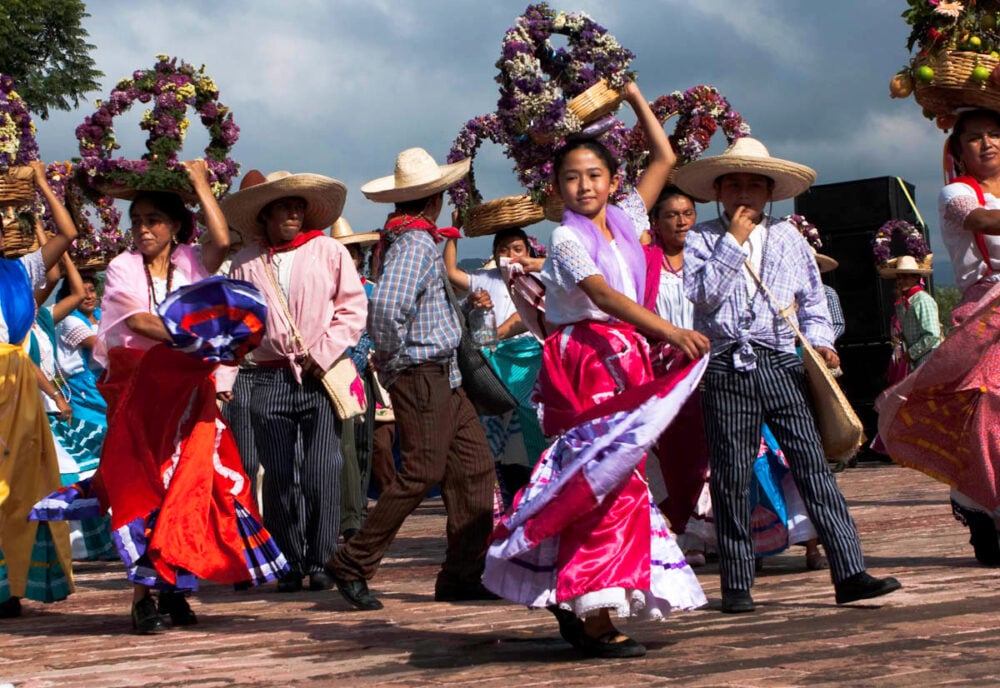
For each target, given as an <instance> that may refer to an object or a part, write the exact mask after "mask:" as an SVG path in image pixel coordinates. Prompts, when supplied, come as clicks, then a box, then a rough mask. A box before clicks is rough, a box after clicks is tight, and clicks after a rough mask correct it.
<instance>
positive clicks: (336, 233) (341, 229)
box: [330, 217, 381, 246]
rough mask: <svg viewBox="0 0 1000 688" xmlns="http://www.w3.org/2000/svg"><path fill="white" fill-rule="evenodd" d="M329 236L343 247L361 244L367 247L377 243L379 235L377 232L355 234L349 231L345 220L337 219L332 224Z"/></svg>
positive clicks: (349, 225)
mask: <svg viewBox="0 0 1000 688" xmlns="http://www.w3.org/2000/svg"><path fill="white" fill-rule="evenodd" d="M330 236H331V237H333V238H334V239H336V240H337V241H339V242H340V243H342V244H343V245H344V246H347V245H348V244H361V245H362V246H367V245H370V244H374V243H375V242H376V241H378V240H379V238H380V236H381V235H380V234H379V233H378V232H362V233H361V234H355V233H354V230H353V229H351V224H350V223H349V222H348V221H347V218H346V217H338V218H337V221H336V222H334V223H333V227H330Z"/></svg>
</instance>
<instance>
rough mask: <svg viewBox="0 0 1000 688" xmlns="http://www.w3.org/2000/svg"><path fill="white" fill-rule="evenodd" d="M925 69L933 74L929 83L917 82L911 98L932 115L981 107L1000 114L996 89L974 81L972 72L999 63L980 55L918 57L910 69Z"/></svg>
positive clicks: (999, 91) (939, 54)
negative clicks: (926, 67)
mask: <svg viewBox="0 0 1000 688" xmlns="http://www.w3.org/2000/svg"><path fill="white" fill-rule="evenodd" d="M924 65H926V66H928V67H930V68H931V69H933V70H934V79H933V80H932V81H931V82H930V83H923V82H920V81H917V83H916V88H915V89H914V93H913V97H914V98H916V99H917V102H918V103H920V105H921V106H922V107H923V108H924V109H925V110H927V111H929V112H931V113H933V114H934V115H949V114H953V113H954V112H955V110H956V109H957V108H960V107H981V108H987V109H990V110H1000V88H998V87H997V86H994V85H993V84H992V83H990V82H989V81H975V80H973V79H972V70H973V69H975V68H976V67H985V68H986V69H988V70H990V72H991V73H992V71H993V70H994V69H996V68H997V65H1000V59H997V58H995V57H991V56H990V55H987V54H983V53H970V52H960V51H947V52H941V53H938V54H936V55H926V56H923V57H918V58H916V59H915V60H914V61H913V69H914V70H916V69H917V68H918V67H922V66H924Z"/></svg>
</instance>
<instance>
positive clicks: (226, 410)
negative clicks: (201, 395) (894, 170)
mask: <svg viewBox="0 0 1000 688" xmlns="http://www.w3.org/2000/svg"><path fill="white" fill-rule="evenodd" d="M254 380H255V378H254V375H253V372H248V371H247V369H246V368H241V369H240V372H239V373H237V375H236V381H235V382H233V400H232V401H230V402H228V403H226V404H223V405H222V417H223V418H225V419H226V422H227V423H229V427H230V428H231V429H232V431H233V437H234V438H236V447H237V448H238V449H239V450H240V461H241V462H242V463H243V472H244V473H246V474H247V477H248V478H250V485H251V488H250V494H252V495H253V496H254V498H255V499H256V497H257V473H258V472H259V469H260V461H259V460H258V459H257V444H256V440H255V439H254V433H253V418H251V416H250V402H251V401H252V400H253V381H254Z"/></svg>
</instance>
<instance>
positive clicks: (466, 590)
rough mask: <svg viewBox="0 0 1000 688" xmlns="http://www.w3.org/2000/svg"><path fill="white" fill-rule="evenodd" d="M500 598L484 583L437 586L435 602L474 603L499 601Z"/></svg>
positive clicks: (435, 587) (435, 588)
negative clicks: (477, 601) (478, 601)
mask: <svg viewBox="0 0 1000 688" xmlns="http://www.w3.org/2000/svg"><path fill="white" fill-rule="evenodd" d="M499 599H500V596H499V595H497V594H495V593H494V592H492V591H490V590H489V589H487V587H486V586H485V585H483V584H482V583H475V584H474V585H435V586H434V601H435V602H474V601H476V600H499Z"/></svg>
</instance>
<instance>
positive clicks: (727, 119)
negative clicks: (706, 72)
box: [626, 85, 750, 185]
mask: <svg viewBox="0 0 1000 688" xmlns="http://www.w3.org/2000/svg"><path fill="white" fill-rule="evenodd" d="M649 106H650V108H651V109H652V110H653V114H654V115H656V119H657V120H659V121H660V123H661V124H662V123H664V122H666V121H667V120H668V119H670V118H671V117H673V116H674V115H677V116H678V117H677V125H676V126H675V128H674V133H673V134H672V135H671V136H670V143H671V145H672V146H673V148H674V152H676V153H677V164H678V165H684V164H686V163H689V162H691V161H692V160H696V159H698V158H699V157H701V155H702V154H703V153H704V152H705V151H706V150H708V147H709V145H710V143H711V139H712V136H713V134H715V132H717V131H718V130H719V129H720V128H721V129H722V133H723V134H724V135H725V137H726V141H727V142H728V143H730V144H731V143H732V142H733V141H735V140H736V139H738V138H742V137H744V136H749V135H750V126H749V125H748V124H747V123H746V122H745V121H744V120H743V116H742V115H741V114H740V113H739V112H737V111H735V110H733V109H732V106H730V104H729V101H728V100H726V99H725V97H723V95H722V94H721V93H720V92H719V89H717V88H715V87H714V86H706V85H698V86H694V87H692V88H689V89H688V90H686V91H684V92H681V91H674V92H673V93H671V94H670V95H666V96H660V97H659V98H657V99H656V100H654V101H653V102H652V103H650V104H649ZM648 146H649V144H648V143H647V141H646V136H645V133H644V132H643V130H642V129H641V128H640V127H635V128H634V129H633V130H632V132H631V134H630V135H629V137H628V147H627V152H626V161H627V172H626V181H627V182H628V183H630V184H632V185H634V184H635V183H636V180H637V179H638V176H639V174H640V173H641V171H642V170H643V169H645V167H646V164H647V162H648V159H649V150H648Z"/></svg>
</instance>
